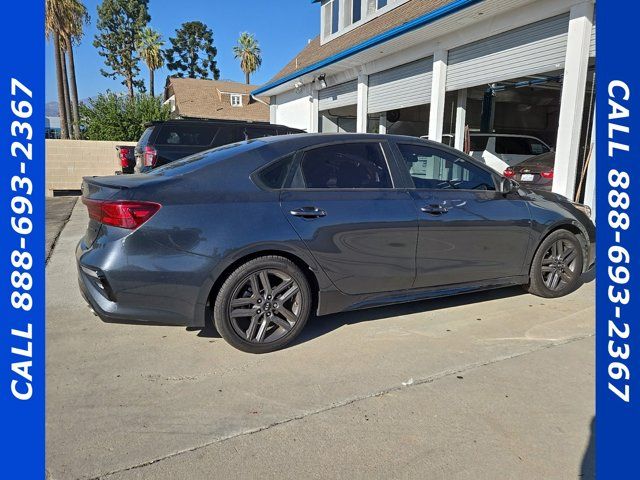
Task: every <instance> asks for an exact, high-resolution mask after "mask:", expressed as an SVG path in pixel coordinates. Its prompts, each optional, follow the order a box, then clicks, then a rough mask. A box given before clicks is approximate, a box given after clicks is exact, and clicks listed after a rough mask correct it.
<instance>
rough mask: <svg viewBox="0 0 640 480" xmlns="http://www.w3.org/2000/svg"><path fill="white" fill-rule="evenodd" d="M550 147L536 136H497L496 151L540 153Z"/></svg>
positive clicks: (511, 153) (507, 153) (523, 153)
mask: <svg viewBox="0 0 640 480" xmlns="http://www.w3.org/2000/svg"><path fill="white" fill-rule="evenodd" d="M548 151H549V148H547V146H546V145H545V144H543V143H542V142H540V141H539V140H536V139H535V138H526V137H496V153H498V154H505V155H527V156H533V155H540V154H542V153H546V152H548Z"/></svg>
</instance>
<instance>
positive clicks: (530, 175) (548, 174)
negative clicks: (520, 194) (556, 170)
mask: <svg viewBox="0 0 640 480" xmlns="http://www.w3.org/2000/svg"><path fill="white" fill-rule="evenodd" d="M555 163H556V154H555V152H548V153H543V154H542V155H536V156H535V157H531V158H529V159H527V160H525V161H524V162H522V163H519V164H518V165H516V166H514V167H507V169H506V170H505V171H504V176H505V177H507V178H511V179H513V180H516V181H518V182H519V183H520V184H522V185H526V186H527V187H529V188H535V189H536V190H546V191H548V192H550V191H551V187H552V186H553V166H554V165H555Z"/></svg>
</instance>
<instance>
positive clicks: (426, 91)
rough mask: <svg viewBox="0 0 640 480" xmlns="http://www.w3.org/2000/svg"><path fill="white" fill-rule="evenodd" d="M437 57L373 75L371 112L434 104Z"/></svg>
mask: <svg viewBox="0 0 640 480" xmlns="http://www.w3.org/2000/svg"><path fill="white" fill-rule="evenodd" d="M432 77H433V57H429V58H423V59H421V60H418V61H416V62H411V63H407V64H405V65H401V66H399V67H395V68H392V69H390V70H385V71H383V72H379V73H374V74H373V75H370V76H369V113H379V112H386V111H388V110H395V109H396V108H405V107H413V106H415V105H423V104H425V103H431V81H432Z"/></svg>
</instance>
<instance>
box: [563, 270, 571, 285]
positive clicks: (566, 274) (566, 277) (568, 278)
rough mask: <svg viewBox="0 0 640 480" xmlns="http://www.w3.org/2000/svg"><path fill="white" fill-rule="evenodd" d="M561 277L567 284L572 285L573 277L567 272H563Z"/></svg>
mask: <svg viewBox="0 0 640 480" xmlns="http://www.w3.org/2000/svg"><path fill="white" fill-rule="evenodd" d="M560 277H561V278H562V280H564V281H565V282H567V283H570V282H571V281H572V280H573V279H572V278H571V275H569V274H568V273H567V272H561V273H560Z"/></svg>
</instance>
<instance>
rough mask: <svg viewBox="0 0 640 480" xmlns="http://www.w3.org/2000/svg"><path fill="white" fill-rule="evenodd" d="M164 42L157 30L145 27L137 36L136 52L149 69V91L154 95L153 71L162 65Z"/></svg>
mask: <svg viewBox="0 0 640 480" xmlns="http://www.w3.org/2000/svg"><path fill="white" fill-rule="evenodd" d="M163 45H164V42H163V41H162V37H161V36H160V34H159V33H158V32H156V31H155V30H153V29H152V28H149V27H147V28H145V29H144V30H142V32H141V33H140V36H139V37H138V53H139V54H140V57H141V58H142V60H144V62H145V63H146V64H147V68H148V69H149V92H150V93H151V96H152V97H155V91H154V84H153V83H154V82H153V80H154V72H155V71H156V70H157V69H159V68H160V67H162V65H164V58H163V52H162V46H163Z"/></svg>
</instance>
